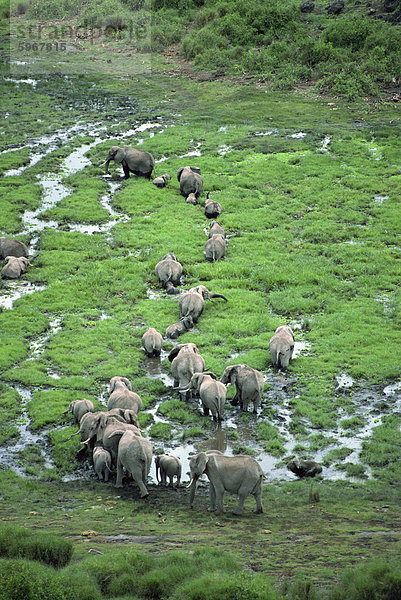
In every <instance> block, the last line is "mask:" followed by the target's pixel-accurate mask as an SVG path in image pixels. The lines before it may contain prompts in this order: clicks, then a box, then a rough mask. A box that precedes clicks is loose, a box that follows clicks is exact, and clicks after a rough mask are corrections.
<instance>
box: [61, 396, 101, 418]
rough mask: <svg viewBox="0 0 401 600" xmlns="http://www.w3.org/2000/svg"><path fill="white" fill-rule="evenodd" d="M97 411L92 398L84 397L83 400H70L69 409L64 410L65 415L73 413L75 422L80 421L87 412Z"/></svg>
mask: <svg viewBox="0 0 401 600" xmlns="http://www.w3.org/2000/svg"><path fill="white" fill-rule="evenodd" d="M94 411H95V407H94V405H93V402H92V401H91V400H88V399H87V398H82V399H81V400H73V401H72V402H70V404H69V406H68V409H67V410H65V411H64V412H63V415H66V414H67V413H72V416H73V417H74V423H79V422H80V421H81V419H82V417H83V416H84V415H86V413H88V412H91V413H93V412H94Z"/></svg>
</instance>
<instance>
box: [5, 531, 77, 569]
mask: <svg viewBox="0 0 401 600" xmlns="http://www.w3.org/2000/svg"><path fill="white" fill-rule="evenodd" d="M72 553H73V545H72V543H71V542H70V541H68V540H64V539H63V538H60V537H56V536H53V535H46V534H43V533H33V532H31V531H29V530H28V529H25V528H24V527H1V528H0V556H8V557H18V558H26V559H30V560H37V561H41V562H44V563H46V564H48V565H51V566H53V567H57V568H60V567H64V566H65V565H67V564H68V563H69V562H70V560H71V556H72Z"/></svg>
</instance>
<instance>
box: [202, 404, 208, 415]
mask: <svg viewBox="0 0 401 600" xmlns="http://www.w3.org/2000/svg"><path fill="white" fill-rule="evenodd" d="M203 414H204V416H205V417H208V416H209V409H208V407H207V406H203Z"/></svg>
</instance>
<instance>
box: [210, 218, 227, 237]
mask: <svg viewBox="0 0 401 600" xmlns="http://www.w3.org/2000/svg"><path fill="white" fill-rule="evenodd" d="M216 234H219V235H222V236H223V237H224V238H225V237H226V232H225V231H224V229H223V227H222V226H221V225H220V223H219V222H218V221H211V223H210V225H209V238H211V237H212V236H213V235H216Z"/></svg>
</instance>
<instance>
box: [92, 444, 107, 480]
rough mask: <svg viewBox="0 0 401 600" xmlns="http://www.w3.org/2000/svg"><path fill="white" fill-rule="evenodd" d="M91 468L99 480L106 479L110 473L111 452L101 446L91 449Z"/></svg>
mask: <svg viewBox="0 0 401 600" xmlns="http://www.w3.org/2000/svg"><path fill="white" fill-rule="evenodd" d="M93 468H94V470H95V473H96V475H97V476H98V477H99V479H100V481H108V480H109V475H110V473H111V454H110V452H109V451H108V450H105V449H104V448H102V447H101V446H95V448H94V449H93Z"/></svg>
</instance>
